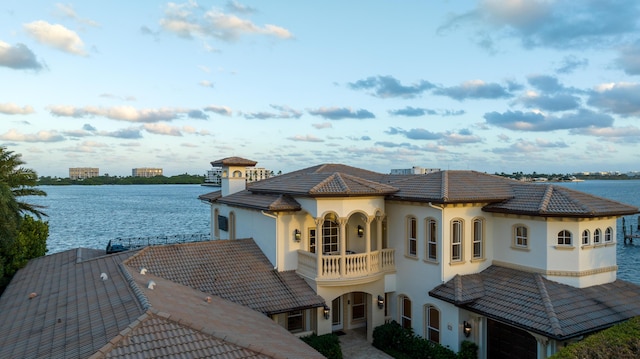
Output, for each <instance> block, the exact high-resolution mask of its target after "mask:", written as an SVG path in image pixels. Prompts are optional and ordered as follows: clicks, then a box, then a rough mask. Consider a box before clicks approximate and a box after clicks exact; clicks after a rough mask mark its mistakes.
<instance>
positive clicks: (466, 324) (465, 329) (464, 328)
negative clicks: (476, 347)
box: [462, 320, 471, 338]
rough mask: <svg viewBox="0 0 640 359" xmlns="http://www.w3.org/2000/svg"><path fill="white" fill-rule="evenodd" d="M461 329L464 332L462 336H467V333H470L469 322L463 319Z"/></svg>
mask: <svg viewBox="0 0 640 359" xmlns="http://www.w3.org/2000/svg"><path fill="white" fill-rule="evenodd" d="M462 331H463V332H464V336H465V337H467V338H468V337H469V335H471V323H469V322H467V321H466V320H465V321H464V323H463V324H462Z"/></svg>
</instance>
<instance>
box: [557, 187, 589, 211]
mask: <svg viewBox="0 0 640 359" xmlns="http://www.w3.org/2000/svg"><path fill="white" fill-rule="evenodd" d="M563 189H568V188H563ZM556 192H558V193H560V194H562V195H563V196H565V197H566V198H568V199H569V201H571V203H573V204H575V205H576V206H579V207H580V208H582V209H583V210H585V211H586V212H589V213H592V214H593V213H595V212H596V210H595V209H593V208H592V207H591V206H589V205H587V204H585V203H584V202H582V201H580V200H579V199H578V198H576V197H575V196H567V194H566V193H565V191H562V190H560V191H556Z"/></svg>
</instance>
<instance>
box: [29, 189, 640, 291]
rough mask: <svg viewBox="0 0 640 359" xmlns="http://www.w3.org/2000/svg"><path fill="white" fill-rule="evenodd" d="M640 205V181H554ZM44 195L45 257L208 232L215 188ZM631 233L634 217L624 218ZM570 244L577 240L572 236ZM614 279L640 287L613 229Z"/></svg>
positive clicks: (639, 246) (632, 251) (631, 256)
mask: <svg viewBox="0 0 640 359" xmlns="http://www.w3.org/2000/svg"><path fill="white" fill-rule="evenodd" d="M554 185H558V186H565V187H568V188H572V189H575V190H578V191H583V192H587V193H591V194H594V195H596V196H600V197H605V198H609V199H612V200H615V201H619V202H623V203H627V204H630V205H633V206H636V207H640V180H628V181H609V180H600V181H584V182H566V183H556V184H554ZM39 188H41V189H42V190H44V191H45V192H47V194H48V196H47V197H34V198H32V199H30V202H32V203H37V204H43V205H45V206H47V207H48V208H47V209H46V210H45V212H46V213H47V214H48V215H49V217H48V218H46V220H48V221H49V239H48V241H47V248H48V249H49V253H55V252H60V251H63V250H67V249H71V248H76V247H87V248H99V249H103V248H106V245H107V243H108V242H109V240H113V239H116V238H130V237H134V238H135V237H149V236H172V235H181V234H197V233H202V234H208V233H209V231H210V207H209V206H208V205H207V204H204V203H202V202H201V201H199V200H198V195H201V194H203V193H207V192H211V191H214V190H216V189H215V188H211V187H203V186H200V185H130V186H124V185H122V186H41V187H39ZM625 219H626V223H627V227H628V226H629V225H632V226H633V228H634V229H635V228H636V226H637V224H638V215H632V216H626V217H625ZM574 240H579V234H576V236H575V239H574ZM616 240H617V243H618V244H617V256H618V266H619V270H618V278H620V279H624V280H628V281H631V282H634V283H638V284H640V266H639V265H638V264H640V239H637V240H636V241H635V242H634V244H626V245H625V244H624V240H623V234H622V219H619V220H618V226H617V238H616Z"/></svg>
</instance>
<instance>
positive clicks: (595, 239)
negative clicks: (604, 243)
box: [593, 228, 602, 244]
mask: <svg viewBox="0 0 640 359" xmlns="http://www.w3.org/2000/svg"><path fill="white" fill-rule="evenodd" d="M601 234H602V231H601V230H600V228H597V229H596V230H595V232H593V244H600V238H601Z"/></svg>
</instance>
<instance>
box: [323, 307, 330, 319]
mask: <svg viewBox="0 0 640 359" xmlns="http://www.w3.org/2000/svg"><path fill="white" fill-rule="evenodd" d="M330 311H331V309H329V307H328V306H327V305H326V304H325V305H324V309H323V311H322V312H323V314H324V319H329V312H330Z"/></svg>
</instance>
